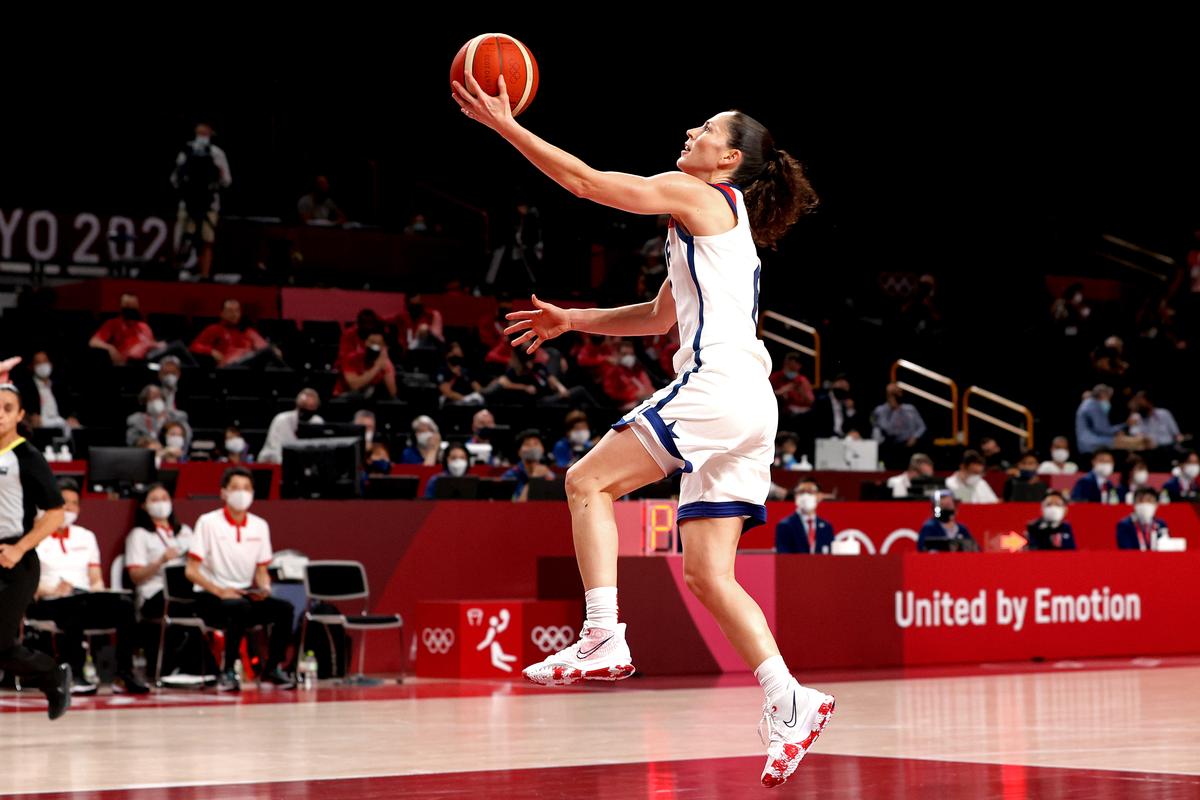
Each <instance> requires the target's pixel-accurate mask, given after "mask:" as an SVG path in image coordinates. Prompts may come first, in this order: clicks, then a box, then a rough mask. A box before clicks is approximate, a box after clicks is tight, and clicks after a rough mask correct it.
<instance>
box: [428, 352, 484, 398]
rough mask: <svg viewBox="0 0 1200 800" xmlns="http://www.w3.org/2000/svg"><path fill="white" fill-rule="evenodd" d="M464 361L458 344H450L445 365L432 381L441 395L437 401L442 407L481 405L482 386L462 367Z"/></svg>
mask: <svg viewBox="0 0 1200 800" xmlns="http://www.w3.org/2000/svg"><path fill="white" fill-rule="evenodd" d="M464 360H465V359H464V358H463V349H462V346H461V345H460V344H459V343H458V342H451V343H450V347H449V348H447V350H446V364H445V366H443V367H442V368H441V369H440V370H438V373H437V375H436V376H434V379H433V382H434V383H436V384H437V386H438V391H439V392H441V394H442V396H441V398H440V399H439V402H440V403H441V404H442V405H445V404H446V403H451V404H452V405H456V406H481V405H483V385H482V384H480V383H479V381H477V380H475V379H474V378H473V377H472V376H471V373H470V371H469V370H468V369H467V368H466V367H465V366H464V365H463V361H464Z"/></svg>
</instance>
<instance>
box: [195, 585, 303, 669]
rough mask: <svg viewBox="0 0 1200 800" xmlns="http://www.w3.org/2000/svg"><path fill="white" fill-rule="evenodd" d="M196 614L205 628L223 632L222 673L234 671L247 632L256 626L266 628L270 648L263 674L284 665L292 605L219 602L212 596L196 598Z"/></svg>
mask: <svg viewBox="0 0 1200 800" xmlns="http://www.w3.org/2000/svg"><path fill="white" fill-rule="evenodd" d="M196 611H197V613H198V614H199V615H200V618H201V619H203V620H204V622H205V624H207V625H212V626H213V627H217V628H221V629H223V630H224V631H225V669H226V670H231V669H233V662H234V661H235V660H236V659H237V658H238V652H239V651H240V650H241V647H242V637H243V636H245V634H246V629H247V628H251V627H253V626H255V625H269V626H270V628H271V634H270V645H269V651H268V653H267V660H266V663H265V664H264V665H263V670H264V672H270V671H271V670H272V669H274V668H275V667H277V666H279V665H280V664H282V663H283V660H284V658H285V657H286V656H287V648H288V644H289V643H290V642H291V640H292V620H293V612H292V604H291V603H289V602H287V601H286V600H280V599H279V598H277V597H267V598H264V599H262V600H251V599H249V598H246V597H239V598H236V599H234V600H222V599H221V598H219V597H217V596H216V595H215V594H209V593H208V592H199V593H197V594H196Z"/></svg>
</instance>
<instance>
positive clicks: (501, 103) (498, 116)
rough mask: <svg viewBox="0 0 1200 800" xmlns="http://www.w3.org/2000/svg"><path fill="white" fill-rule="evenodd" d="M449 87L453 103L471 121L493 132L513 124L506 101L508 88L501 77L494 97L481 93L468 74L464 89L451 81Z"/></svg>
mask: <svg viewBox="0 0 1200 800" xmlns="http://www.w3.org/2000/svg"><path fill="white" fill-rule="evenodd" d="M451 85H452V86H453V87H454V94H453V95H452V96H453V97H454V102H456V103H458V105H459V107H460V108H461V109H462V112H463V113H464V114H466V115H467V116H468V117H470V118H471V119H473V120H475V121H477V122H482V123H483V124H484V125H487V126H488V127H489V128H491V129H492V130H494V131H500V130H502V129H503V128H504V127H505V126H507V125H511V124H512V123H513V115H512V104H511V103H510V102H509V100H508V87H506V86H505V85H504V76H503V75H500V76H499V87H498V88H499V92H500V93H499V94H498V95H497V96H496V97H492V96H491V95H489V94H487V93H486V92H485V91H483V87H481V86H480V85H479V81H477V80H475V76H474V75H472V74H471V73H469V72H468V73H467V87H466V88H465V89H464V88H463V85H462V84H461V83H459V82H458V81H451ZM468 90H469V91H468Z"/></svg>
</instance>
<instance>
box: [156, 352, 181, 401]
mask: <svg viewBox="0 0 1200 800" xmlns="http://www.w3.org/2000/svg"><path fill="white" fill-rule="evenodd" d="M181 377H183V365H182V363H181V362H180V361H179V357H178V356H163V358H162V360H161V361H159V362H158V384H159V386H161V387H162V398H163V402H164V403H166V404H167V410H168V411H183V408H182V406H183V405H184V404H185V403H184V401H183V395H182V394H181V393H180V389H179V379H180V378H181Z"/></svg>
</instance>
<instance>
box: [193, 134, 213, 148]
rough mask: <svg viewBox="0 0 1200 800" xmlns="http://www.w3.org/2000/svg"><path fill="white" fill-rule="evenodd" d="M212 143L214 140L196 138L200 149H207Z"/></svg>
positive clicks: (203, 137)
mask: <svg viewBox="0 0 1200 800" xmlns="http://www.w3.org/2000/svg"><path fill="white" fill-rule="evenodd" d="M210 141H212V140H211V139H209V138H208V137H207V136H197V137H196V144H197V145H198V146H200V147H206V146H207V145H208V143H209V142H210Z"/></svg>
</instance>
